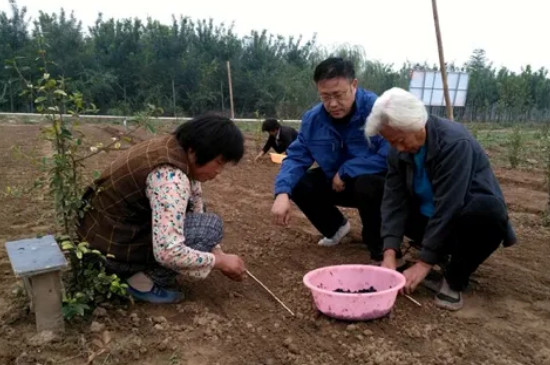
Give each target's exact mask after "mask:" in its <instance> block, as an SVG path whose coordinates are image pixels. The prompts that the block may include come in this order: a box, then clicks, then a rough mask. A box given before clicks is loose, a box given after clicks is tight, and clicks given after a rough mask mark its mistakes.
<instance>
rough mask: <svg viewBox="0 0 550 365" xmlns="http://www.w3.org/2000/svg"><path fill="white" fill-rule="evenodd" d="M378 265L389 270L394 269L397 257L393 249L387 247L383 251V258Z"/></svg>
mask: <svg viewBox="0 0 550 365" xmlns="http://www.w3.org/2000/svg"><path fill="white" fill-rule="evenodd" d="M380 266H382V267H385V268H387V269H391V270H395V269H396V268H397V258H396V254H395V250H392V249H388V250H385V251H384V260H383V261H382V263H381V264H380Z"/></svg>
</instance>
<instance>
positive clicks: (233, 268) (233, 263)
mask: <svg viewBox="0 0 550 365" xmlns="http://www.w3.org/2000/svg"><path fill="white" fill-rule="evenodd" d="M214 256H215V257H216V259H215V263H214V268H215V269H219V270H220V271H221V272H222V273H223V274H224V275H225V276H227V277H228V278H230V279H231V280H235V281H242V280H243V278H244V275H245V272H246V268H245V266H244V261H243V260H242V259H241V258H240V257H239V256H237V255H231V254H226V253H215V254H214Z"/></svg>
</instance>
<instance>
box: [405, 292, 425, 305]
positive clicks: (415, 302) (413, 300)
mask: <svg viewBox="0 0 550 365" xmlns="http://www.w3.org/2000/svg"><path fill="white" fill-rule="evenodd" d="M404 296H405V298H407V299H408V300H410V301H411V302H413V303H414V304H416V305H417V306H419V307H422V304H420V302H419V301H418V300H416V299H414V298H413V297H411V296H410V295H407V294H404Z"/></svg>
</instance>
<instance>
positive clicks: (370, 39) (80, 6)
mask: <svg viewBox="0 0 550 365" xmlns="http://www.w3.org/2000/svg"><path fill="white" fill-rule="evenodd" d="M16 2H17V4H18V6H19V7H20V8H21V7H23V6H25V7H27V10H28V16H29V17H30V18H31V19H32V18H36V17H37V15H38V12H39V11H40V10H42V11H44V12H47V13H52V12H56V13H59V9H61V8H63V9H65V11H66V12H71V11H74V15H75V17H76V18H77V19H79V20H81V21H82V23H83V25H84V29H87V27H88V26H90V25H92V24H93V23H94V21H95V20H96V19H97V16H98V13H100V12H101V13H103V17H104V19H108V18H111V17H113V18H115V19H122V18H134V17H137V18H141V19H146V18H147V17H151V18H153V19H156V20H159V21H160V22H162V23H165V24H171V19H172V15H175V16H176V17H179V16H180V15H181V16H188V17H190V18H192V19H209V18H212V19H213V20H214V21H215V23H222V22H223V23H225V24H226V25H230V24H234V30H235V31H236V33H237V34H239V35H241V36H242V35H246V34H248V33H249V32H250V31H251V30H263V29H266V30H267V31H268V32H269V33H273V34H280V35H283V36H285V37H288V36H300V35H301V36H302V37H303V39H305V40H308V39H311V38H312V37H313V36H314V35H316V37H317V45H320V46H325V47H327V48H328V49H331V48H332V47H335V46H338V45H349V46H360V47H362V48H363V49H364V51H365V54H366V56H367V58H368V59H372V60H378V61H381V62H383V63H386V64H393V65H395V68H400V66H401V65H402V64H403V62H405V61H410V62H413V63H416V62H419V63H423V62H424V61H427V62H428V64H430V65H431V64H439V58H438V52H437V41H436V36H435V30H434V21H433V13H432V6H431V0H376V1H375V0H347V1H346V0H344V1H331V0H317V1H311V0H269V1H266V0H231V1H230V0H193V1H189V0H180V1H177V0H176V1H169V0H154V1H148V2H146V1H142V0H133V1H119V0H88V1H78V0H77V1H75V0H17V1H16ZM437 6H438V13H439V21H440V28H441V33H442V38H443V48H444V55H445V60H446V61H447V62H454V63H455V64H456V65H459V66H461V65H463V64H464V62H466V61H467V60H468V59H469V57H470V55H471V54H472V51H473V50H474V49H476V48H482V49H484V50H485V51H486V55H487V58H488V59H489V60H490V61H491V62H493V65H494V66H495V67H501V66H505V67H507V68H508V69H510V70H512V71H516V72H520V71H521V67H522V66H525V65H527V64H530V65H531V66H532V67H533V68H534V69H539V68H540V67H545V68H546V69H550V49H549V48H548V46H547V45H548V43H549V42H550V40H549V39H548V37H549V36H550V21H548V14H550V1H548V0H522V1H513V2H512V1H505V0H460V1H458V0H453V1H451V0H439V1H437ZM9 9H10V5H9V0H0V11H6V12H9ZM545 44H546V46H545Z"/></svg>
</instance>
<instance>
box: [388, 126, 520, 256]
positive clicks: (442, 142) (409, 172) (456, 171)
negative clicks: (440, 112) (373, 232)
mask: <svg viewBox="0 0 550 365" xmlns="http://www.w3.org/2000/svg"><path fill="white" fill-rule="evenodd" d="M425 168H426V173H427V174H428V177H429V179H430V182H431V184H432V189H433V195H434V206H435V210H434V214H433V216H432V217H431V218H430V219H429V220H428V224H427V226H426V231H425V233H424V239H423V241H422V250H421V251H420V258H421V260H422V261H424V262H427V263H430V264H435V263H436V262H437V260H438V259H439V257H440V254H441V253H442V252H443V251H444V247H445V245H446V244H447V243H448V239H447V237H448V236H447V234H448V233H449V232H450V230H451V228H450V227H451V222H452V220H453V218H454V217H456V216H457V215H458V214H459V213H460V212H461V210H462V208H463V207H464V206H465V205H466V204H467V203H468V202H469V201H470V200H472V198H473V197H474V196H476V195H478V194H481V195H492V196H494V197H496V198H497V199H498V200H499V201H501V202H502V209H506V203H505V201H504V196H503V195H502V191H501V190H500V186H499V184H498V181H497V179H496V177H495V175H494V173H493V170H492V169H491V165H490V163H489V159H488V158H487V155H486V153H485V151H483V149H482V148H481V146H480V145H479V143H478V142H477V141H476V140H475V139H474V137H472V135H471V134H470V133H469V132H468V131H467V130H466V128H465V127H464V126H463V125H462V124H460V123H456V122H452V121H449V120H446V119H441V118H437V117H435V116H430V118H429V119H428V121H427V123H426V161H425ZM413 173H414V159H413V154H411V153H406V152H398V151H397V150H396V149H395V148H392V149H391V150H390V152H389V154H388V174H387V175H386V185H385V191H384V199H383V201H382V208H381V209H382V227H381V235H382V239H383V240H384V249H388V248H392V249H396V250H398V249H399V248H400V247H401V242H402V240H403V235H404V234H405V225H406V222H407V219H408V216H409V212H410V211H411V208H412V207H413V206H415V205H416V204H415V203H417V202H416V201H415V199H416V196H415V194H414V191H413ZM515 242H516V237H515V234H514V231H513V229H512V227H511V225H510V222H509V221H508V225H507V233H506V237H505V239H504V242H503V244H504V245H505V246H509V245H512V244H514V243H515Z"/></svg>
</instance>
